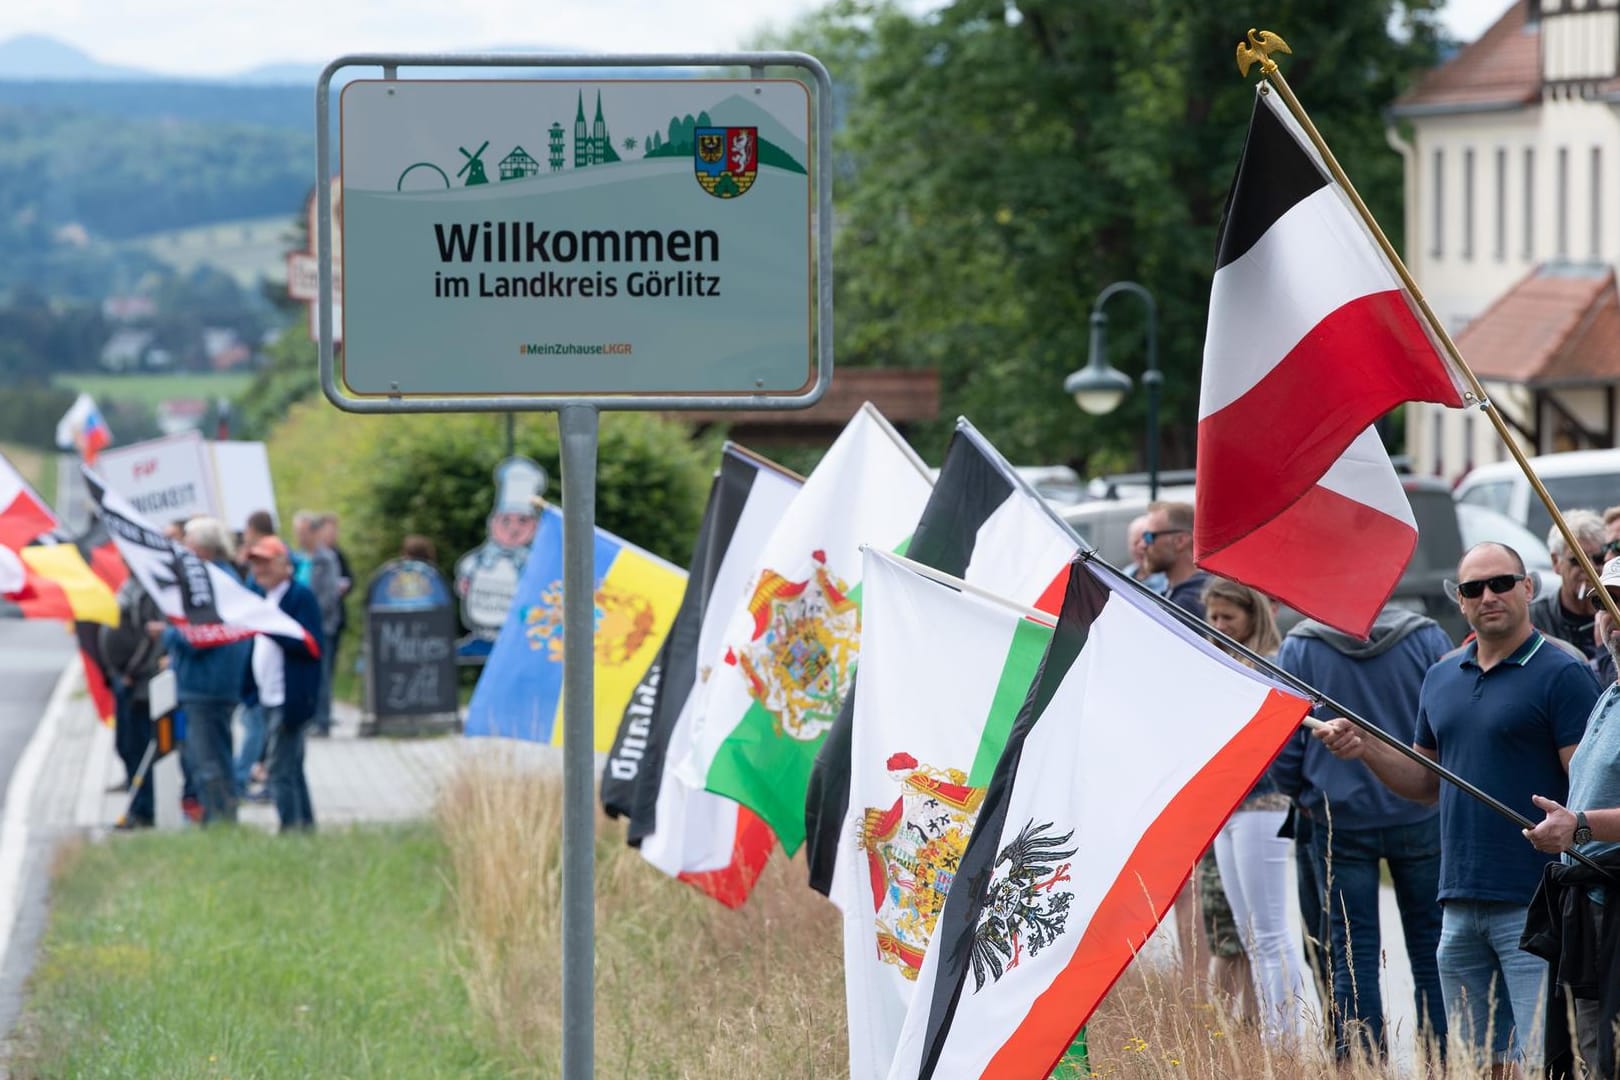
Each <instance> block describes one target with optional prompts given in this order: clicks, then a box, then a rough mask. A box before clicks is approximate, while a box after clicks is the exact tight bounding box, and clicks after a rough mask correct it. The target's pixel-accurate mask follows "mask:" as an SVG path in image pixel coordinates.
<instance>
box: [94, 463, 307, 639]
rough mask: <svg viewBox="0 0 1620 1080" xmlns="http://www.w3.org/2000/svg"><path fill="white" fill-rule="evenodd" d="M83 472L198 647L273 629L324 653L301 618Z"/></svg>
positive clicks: (115, 531) (172, 616) (117, 537)
mask: <svg viewBox="0 0 1620 1080" xmlns="http://www.w3.org/2000/svg"><path fill="white" fill-rule="evenodd" d="M83 471H84V479H85V482H86V483H87V484H88V485H89V487H90V498H91V500H92V501H93V502H94V503H95V507H96V513H97V514H98V515H99V516H100V517H101V520H102V523H103V524H104V525H106V527H107V532H108V533H109V534H111V536H112V538H113V542H114V543H115V544H117V545H118V553H119V554H120V555H122V556H123V557H124V563H125V565H126V566H128V567H129V572H130V573H131V574H133V575H135V577H136V578H138V579H139V580H140V583H141V587H142V588H144V589H145V590H146V591H147V593H149V594H150V595H151V597H152V599H153V600H154V601H156V602H157V606H158V608H159V609H160V610H161V611H162V612H163V615H164V617H165V618H167V619H168V620H169V622H171V623H173V624H174V626H175V628H176V629H177V630H179V631H180V632H181V633H182V634H184V635H185V637H186V640H187V641H188V642H190V643H191V645H192V646H193V647H194V648H199V649H205V648H208V647H210V646H213V645H227V644H229V643H231V642H233V641H241V640H242V639H243V638H248V637H252V636H253V635H254V634H270V635H273V636H275V637H286V638H292V639H294V640H295V641H302V642H303V643H304V644H305V646H306V647H308V649H309V651H310V652H311V653H314V654H316V655H319V654H320V643H319V642H317V641H315V639H314V638H312V637H311V636H310V635H309V634H308V633H307V632H306V631H305V630H304V628H303V626H301V625H300V624H299V622H298V620H297V619H294V618H293V617H292V616H291V615H288V614H287V613H286V612H285V611H282V610H281V608H280V607H278V606H276V605H275V604H272V603H271V602H270V601H268V600H266V599H265V598H264V597H262V596H260V595H258V594H257V593H254V592H251V591H250V590H249V589H248V588H247V586H245V585H243V584H242V583H241V582H240V581H238V580H237V579H236V578H235V577H234V576H233V575H231V574H229V573H226V572H225V571H224V570H221V569H220V568H219V567H217V566H215V565H214V564H213V563H210V562H206V561H205V560H203V559H202V558H201V557H199V556H198V555H196V554H195V553H194V552H192V551H190V550H188V549H187V548H185V547H182V546H181V545H179V544H177V543H175V542H173V541H172V540H170V539H168V537H166V536H164V535H163V534H162V533H161V532H159V531H158V530H157V529H155V528H153V527H152V526H151V525H150V524H148V523H147V521H146V519H145V518H143V517H141V515H140V512H139V511H137V510H136V509H135V508H134V507H133V506H131V505H130V504H129V503H128V502H127V501H125V499H124V498H123V497H122V496H121V495H119V494H118V493H117V492H115V491H111V490H109V489H108V488H107V485H106V484H105V483H103V482H102V480H101V478H100V477H99V476H97V475H96V474H95V473H93V472H91V471H90V470H89V469H84V470H83Z"/></svg>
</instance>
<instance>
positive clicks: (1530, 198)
mask: <svg viewBox="0 0 1620 1080" xmlns="http://www.w3.org/2000/svg"><path fill="white" fill-rule="evenodd" d="M1522 257H1523V259H1524V261H1525V262H1530V261H1531V260H1532V259H1534V258H1535V257H1536V151H1535V149H1534V148H1533V147H1529V146H1527V147H1525V148H1524V254H1523V256H1522Z"/></svg>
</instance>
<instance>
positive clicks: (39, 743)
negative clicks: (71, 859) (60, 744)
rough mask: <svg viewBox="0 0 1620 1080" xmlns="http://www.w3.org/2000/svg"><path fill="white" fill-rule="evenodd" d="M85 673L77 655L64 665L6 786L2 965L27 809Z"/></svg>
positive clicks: (0, 858)
mask: <svg viewBox="0 0 1620 1080" xmlns="http://www.w3.org/2000/svg"><path fill="white" fill-rule="evenodd" d="M82 673H83V668H82V666H81V665H80V663H79V658H78V657H77V656H75V657H73V658H71V659H69V661H68V662H67V664H66V665H65V666H64V667H63V669H62V674H61V675H60V676H59V677H58V678H57V680H56V687H55V689H53V690H52V691H51V696H50V700H49V701H47V702H46V704H45V713H44V715H43V716H41V717H40V720H39V726H38V727H36V728H34V733H33V734H32V735H31V736H29V738H28V745H27V746H26V747H24V748H23V752H22V756H20V757H19V758H18V759H17V765H16V768H15V769H13V770H12V774H11V782H10V783H9V784H8V785H7V786H6V801H5V806H4V808H3V809H0V968H3V967H4V964H5V962H6V960H7V959H8V955H7V954H9V953H10V951H11V939H12V936H13V934H14V933H15V931H16V928H17V916H18V913H19V912H20V911H21V910H22V905H21V904H20V903H19V902H18V894H19V892H20V889H21V887H22V865H23V860H24V857H25V856H26V855H27V853H28V825H29V822H28V811H29V809H30V808H31V807H32V804H33V801H34V788H35V787H36V786H37V785H38V783H39V777H40V774H41V773H43V772H44V771H45V762H46V760H47V758H48V757H49V756H50V752H51V747H52V745H53V744H54V743H55V742H56V732H57V728H58V727H60V724H61V717H62V714H63V713H64V712H66V711H67V705H68V699H69V697H70V696H71V695H72V694H73V692H74V691H75V690H76V689H78V687H79V680H80V678H81V677H82Z"/></svg>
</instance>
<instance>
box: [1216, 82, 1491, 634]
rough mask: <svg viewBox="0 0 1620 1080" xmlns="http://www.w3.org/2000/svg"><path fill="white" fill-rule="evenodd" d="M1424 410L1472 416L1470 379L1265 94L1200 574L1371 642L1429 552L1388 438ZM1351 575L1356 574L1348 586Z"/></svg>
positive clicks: (1244, 195) (1301, 137)
mask: <svg viewBox="0 0 1620 1080" xmlns="http://www.w3.org/2000/svg"><path fill="white" fill-rule="evenodd" d="M1407 401H1428V402H1436V403H1439V404H1443V405H1449V406H1452V407H1461V406H1462V404H1463V388H1462V383H1461V381H1460V379H1459V377H1458V375H1457V373H1456V372H1455V371H1454V370H1453V368H1452V366H1451V364H1450V363H1449V361H1448V360H1447V359H1446V357H1445V354H1444V351H1443V348H1442V346H1441V345H1440V342H1439V339H1438V337H1437V336H1436V334H1435V333H1434V331H1433V330H1432V328H1431V327H1430V326H1429V324H1428V323H1427V321H1426V320H1425V319H1424V317H1423V315H1422V313H1421V312H1420V311H1419V309H1418V306H1417V304H1416V301H1415V299H1414V298H1413V296H1412V295H1411V293H1410V292H1409V291H1407V289H1406V288H1405V287H1404V285H1403V284H1402V281H1401V278H1400V275H1399V273H1398V271H1397V270H1396V268H1395V266H1394V264H1393V263H1392V262H1391V261H1390V260H1389V258H1388V257H1387V256H1386V255H1385V254H1384V252H1383V250H1382V249H1381V248H1380V246H1379V245H1378V243H1377V241H1376V240H1375V239H1374V237H1373V236H1372V234H1371V233H1370V232H1369V231H1368V229H1367V227H1366V225H1365V223H1364V222H1363V221H1362V220H1361V218H1360V217H1359V215H1358V214H1357V213H1356V210H1355V208H1354V207H1353V205H1352V204H1351V203H1350V200H1349V197H1348V195H1347V194H1346V192H1345V191H1344V189H1343V188H1342V187H1340V186H1339V185H1338V184H1337V183H1335V182H1334V181H1333V179H1332V177H1331V176H1330V174H1329V172H1328V170H1327V168H1326V166H1325V165H1324V164H1323V162H1322V160H1321V158H1320V156H1319V155H1318V154H1317V152H1316V149H1315V148H1314V147H1313V146H1312V145H1311V144H1310V141H1309V139H1308V137H1307V136H1306V135H1305V134H1304V132H1303V131H1302V130H1301V128H1300V127H1299V125H1298V123H1297V122H1296V121H1295V120H1294V118H1293V117H1291V116H1290V115H1288V112H1287V108H1286V106H1284V104H1283V103H1282V102H1281V101H1280V100H1279V95H1278V94H1276V93H1274V92H1270V88H1269V87H1267V86H1266V85H1265V84H1263V83H1262V84H1261V86H1260V87H1259V88H1258V90H1257V93H1256V98H1255V106H1254V112H1253V115H1252V118H1251V120H1250V124H1249V133H1248V138H1247V141H1246V142H1245V144H1244V148H1243V154H1242V157H1241V158H1240V159H1239V161H1238V167H1237V173H1236V176H1235V178H1234V180H1233V184H1232V189H1231V193H1230V194H1229V196H1228V200H1227V204H1226V213H1225V216H1224V218H1223V220H1222V223H1221V230H1220V237H1219V241H1218V244H1217V256H1216V270H1215V278H1214V283H1213V285H1212V287H1211V290H1210V302H1209V328H1208V334H1207V336H1206V339H1205V346H1204V369H1203V383H1202V387H1201V393H1200V400H1199V420H1198V477H1197V504H1198V505H1197V514H1196V517H1195V521H1196V525H1195V528H1194V543H1195V550H1196V554H1197V561H1198V565H1199V566H1201V567H1203V568H1205V569H1207V570H1210V571H1212V572H1214V573H1217V574H1221V575H1223V576H1225V577H1230V578H1233V579H1235V580H1238V581H1242V582H1244V583H1246V584H1249V585H1252V586H1254V587H1255V588H1258V589H1261V590H1262V591H1264V592H1267V593H1269V594H1271V595H1273V596H1276V597H1278V598H1280V599H1282V600H1285V601H1287V602H1288V603H1290V604H1292V605H1293V606H1295V607H1297V608H1299V609H1300V610H1301V611H1304V612H1305V613H1306V614H1309V615H1312V616H1314V617H1315V618H1318V619H1320V620H1322V621H1323V622H1326V623H1329V624H1330V625H1332V626H1335V627H1338V628H1339V629H1342V630H1345V631H1347V632H1351V633H1356V634H1360V635H1363V636H1364V635H1365V633H1366V631H1367V629H1368V628H1369V627H1370V626H1371V625H1372V620H1373V618H1374V617H1375V616H1376V615H1377V613H1378V611H1379V609H1380V608H1382V607H1383V604H1384V601H1385V600H1387V599H1388V597H1389V595H1390V593H1391V592H1392V591H1393V590H1394V587H1395V584H1396V582H1397V581H1399V579H1400V576H1401V574H1402V572H1403V571H1404V569H1405V567H1406V564H1407V562H1408V560H1409V559H1410V558H1411V554H1412V550H1413V548H1414V547H1415V545H1416V542H1417V528H1416V525H1415V523H1414V521H1413V518H1412V515H1411V511H1410V508H1409V507H1408V505H1407V502H1406V498H1405V494H1404V492H1403V491H1402V489H1401V486H1400V482H1399V479H1398V478H1397V477H1396V475H1395V471H1394V467H1393V466H1392V465H1391V464H1390V462H1389V457H1388V454H1387V453H1385V451H1384V450H1383V447H1382V445H1381V444H1380V443H1379V441H1378V439H1377V435H1376V433H1375V432H1374V431H1372V430H1371V425H1372V424H1373V423H1374V422H1375V421H1376V420H1377V419H1378V418H1379V417H1381V416H1382V415H1383V414H1384V413H1386V412H1388V411H1389V410H1390V409H1392V408H1394V407H1395V406H1396V405H1399V404H1401V403H1402V402H1407ZM1346 566H1354V567H1355V568H1356V570H1355V572H1354V574H1353V575H1350V576H1349V577H1348V578H1347V577H1346V576H1345V574H1344V572H1343V570H1344V568H1345V567H1346ZM1324 568H1326V569H1328V570H1329V571H1330V572H1329V573H1326V574H1324V573H1322V570H1323V569H1324ZM1347 582H1348V586H1347Z"/></svg>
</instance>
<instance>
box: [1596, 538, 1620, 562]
mask: <svg viewBox="0 0 1620 1080" xmlns="http://www.w3.org/2000/svg"><path fill="white" fill-rule="evenodd" d="M1601 554H1602V556H1603V561H1604V562H1608V561H1609V560H1610V559H1612V558H1614V557H1615V556H1616V555H1620V540H1610V541H1609V542H1608V543H1607V544H1604V545H1603V550H1602V552H1601ZM1592 561H1593V562H1596V561H1597V560H1596V559H1594V560H1592Z"/></svg>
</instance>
